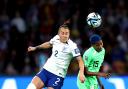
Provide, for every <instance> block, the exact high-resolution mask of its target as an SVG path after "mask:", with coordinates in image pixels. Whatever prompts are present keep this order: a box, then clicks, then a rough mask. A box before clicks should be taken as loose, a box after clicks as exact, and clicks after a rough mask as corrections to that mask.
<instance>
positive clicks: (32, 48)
mask: <svg viewBox="0 0 128 89" xmlns="http://www.w3.org/2000/svg"><path fill="white" fill-rule="evenodd" d="M51 47H52V44H50V42H49V41H48V42H45V43H43V44H41V45H38V46H35V47H32V46H29V47H28V52H30V51H35V50H37V49H47V48H51Z"/></svg>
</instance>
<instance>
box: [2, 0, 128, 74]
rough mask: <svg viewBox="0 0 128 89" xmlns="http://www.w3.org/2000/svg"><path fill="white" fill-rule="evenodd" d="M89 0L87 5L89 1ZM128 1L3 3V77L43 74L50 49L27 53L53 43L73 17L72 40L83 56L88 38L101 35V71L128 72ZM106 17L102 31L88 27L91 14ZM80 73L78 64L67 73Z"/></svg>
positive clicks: (26, 0) (16, 0)
mask: <svg viewBox="0 0 128 89" xmlns="http://www.w3.org/2000/svg"><path fill="white" fill-rule="evenodd" d="M85 2H86V3H85ZM126 4H127V0H86V1H83V0H0V74H3V75H32V74H35V73H37V72H38V71H39V69H40V68H41V67H42V66H43V64H44V63H45V62H46V61H47V58H48V57H49V56H50V53H51V50H50V49H48V50H37V51H35V52H31V53H27V47H28V46H36V45H39V44H41V43H43V42H45V41H49V40H50V39H51V38H52V37H53V36H54V35H56V34H57V30H58V27H59V26H60V25H62V24H63V22H64V21H65V20H67V19H69V18H70V20H71V21H70V24H69V27H70V30H71V38H72V40H74V41H75V42H76V43H77V44H78V47H79V48H80V51H81V54H83V52H84V51H85V50H86V49H87V48H89V47H90V42H89V36H90V35H91V34H93V33H97V34H100V35H101V36H102V38H103V42H104V47H105V49H106V56H105V59H104V60H105V61H104V63H103V67H102V71H104V72H111V73H112V74H115V75H127V74H128V7H127V5H126ZM94 11H95V12H98V13H99V14H100V15H101V17H102V25H101V27H99V28H96V29H92V28H89V27H88V25H87V23H86V17H87V15H88V14H89V13H90V12H94ZM77 72H78V64H77V61H75V60H73V62H72V63H71V64H70V67H69V70H68V74H69V75H75V74H77Z"/></svg>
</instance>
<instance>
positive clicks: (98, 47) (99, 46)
mask: <svg viewBox="0 0 128 89" xmlns="http://www.w3.org/2000/svg"><path fill="white" fill-rule="evenodd" d="M93 47H94V49H95V50H96V51H98V52H99V51H101V50H102V48H103V41H102V40H100V41H98V42H96V43H95V44H93Z"/></svg>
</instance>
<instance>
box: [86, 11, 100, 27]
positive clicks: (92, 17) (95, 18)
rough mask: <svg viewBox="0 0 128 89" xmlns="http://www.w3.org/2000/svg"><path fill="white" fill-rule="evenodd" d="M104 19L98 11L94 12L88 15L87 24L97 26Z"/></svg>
mask: <svg viewBox="0 0 128 89" xmlns="http://www.w3.org/2000/svg"><path fill="white" fill-rule="evenodd" d="M101 23H102V19H101V16H100V15H99V14H98V13H95V12H92V13H90V14H88V16H87V24H88V25H89V26H90V27H93V28H97V27H99V26H100V25H101Z"/></svg>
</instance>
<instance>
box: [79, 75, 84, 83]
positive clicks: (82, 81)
mask: <svg viewBox="0 0 128 89" xmlns="http://www.w3.org/2000/svg"><path fill="white" fill-rule="evenodd" d="M79 79H80V81H81V83H84V81H85V76H84V74H83V73H80V75H79Z"/></svg>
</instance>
